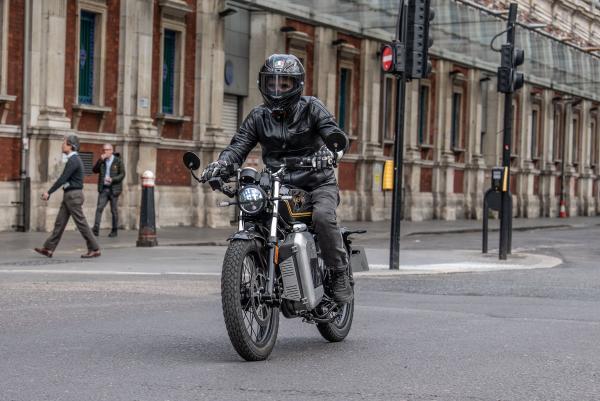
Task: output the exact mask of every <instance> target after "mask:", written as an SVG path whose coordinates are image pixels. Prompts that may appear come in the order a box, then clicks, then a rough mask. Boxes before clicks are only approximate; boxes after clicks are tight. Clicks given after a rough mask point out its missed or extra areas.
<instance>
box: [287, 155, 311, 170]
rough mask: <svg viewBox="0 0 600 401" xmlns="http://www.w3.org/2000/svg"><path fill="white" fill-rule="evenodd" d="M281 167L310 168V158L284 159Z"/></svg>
mask: <svg viewBox="0 0 600 401" xmlns="http://www.w3.org/2000/svg"><path fill="white" fill-rule="evenodd" d="M283 165H284V166H285V167H287V168H312V158H311V157H284V158H283Z"/></svg>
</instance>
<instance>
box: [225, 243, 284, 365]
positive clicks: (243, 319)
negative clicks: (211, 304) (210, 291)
mask: <svg viewBox="0 0 600 401" xmlns="http://www.w3.org/2000/svg"><path fill="white" fill-rule="evenodd" d="M262 251H263V249H262V247H260V246H259V245H258V244H257V243H256V242H255V241H240V240H237V241H231V243H230V244H229V247H228V248H227V252H226V253H225V259H224V261H223V272H222V276H221V302H222V305H223V317H224V318H225V326H226V328H227V334H228V335H229V339H230V340H231V344H233V347H234V348H235V350H236V351H237V353H238V354H239V355H240V356H241V357H242V358H244V359H245V360H247V361H261V360H265V359H267V358H268V357H269V355H270V354H271V351H272V350H273V347H274V346H275V341H276V339H277V331H278V329H279V309H278V308H276V307H273V306H271V305H269V304H267V303H265V302H264V299H263V296H264V292H265V288H266V285H267V267H266V266H264V263H262V259H261V257H260V255H261V252H262Z"/></svg>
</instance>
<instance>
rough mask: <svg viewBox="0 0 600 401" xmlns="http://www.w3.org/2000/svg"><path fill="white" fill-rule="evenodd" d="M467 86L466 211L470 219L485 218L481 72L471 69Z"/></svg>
mask: <svg viewBox="0 0 600 401" xmlns="http://www.w3.org/2000/svg"><path fill="white" fill-rule="evenodd" d="M467 79H468V85H467V115H468V121H467V124H468V126H467V132H468V134H467V135H468V137H469V143H468V144H467V149H466V155H465V156H466V164H465V176H466V177H465V183H466V185H465V210H466V211H467V215H468V217H470V218H474V219H480V218H481V217H482V216H483V195H484V193H485V191H486V190H487V188H486V184H487V183H486V182H485V162H484V160H483V156H482V154H481V131H482V129H481V121H482V105H481V85H480V79H481V72H480V70H476V69H469V74H468V77H467Z"/></svg>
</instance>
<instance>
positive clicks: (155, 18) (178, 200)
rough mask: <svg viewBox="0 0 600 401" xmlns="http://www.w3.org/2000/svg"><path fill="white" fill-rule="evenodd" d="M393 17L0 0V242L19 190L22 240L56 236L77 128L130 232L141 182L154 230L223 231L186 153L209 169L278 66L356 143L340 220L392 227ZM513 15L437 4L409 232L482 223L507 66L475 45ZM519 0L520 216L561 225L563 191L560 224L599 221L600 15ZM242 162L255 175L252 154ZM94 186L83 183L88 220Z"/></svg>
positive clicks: (409, 185)
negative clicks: (388, 180) (114, 183)
mask: <svg viewBox="0 0 600 401" xmlns="http://www.w3.org/2000/svg"><path fill="white" fill-rule="evenodd" d="M397 3H398V2H397V1H392V0H373V1H372V2H371V3H369V2H366V3H365V4H358V3H357V2H350V1H345V0H323V1H319V2H314V1H311V0H299V1H291V0H281V1H272V0H240V1H229V0H228V1H225V0H0V23H1V29H0V32H1V34H0V35H1V36H0V46H1V51H0V57H1V58H0V112H1V113H0V118H1V120H0V230H11V229H14V227H13V226H15V225H19V224H22V220H21V216H22V214H21V207H20V205H19V204H18V202H20V201H21V200H22V196H23V195H22V193H23V191H22V188H24V189H25V190H26V191H24V192H26V193H27V194H30V204H29V207H28V209H29V211H30V224H29V228H31V229H33V230H48V229H50V228H51V226H52V224H53V222H54V218H55V215H56V213H57V212H58V207H59V200H60V197H59V196H55V197H53V198H52V199H51V200H50V202H48V204H46V203H45V202H42V201H40V200H39V194H41V193H42V192H44V191H45V190H47V188H48V187H49V186H50V184H51V182H52V181H54V180H55V179H56V178H57V176H58V175H59V174H60V172H61V171H62V168H63V164H62V159H61V154H60V144H61V141H62V138H63V136H64V135H65V134H68V133H72V132H75V133H77V134H78V135H79V136H80V138H81V140H82V143H83V144H82V149H81V153H82V157H83V158H84V160H85V161H86V163H87V164H89V163H91V162H92V161H93V160H95V159H96V158H98V157H99V154H100V151H101V148H102V144H103V143H105V142H110V143H112V144H114V145H115V146H116V151H117V152H118V153H120V154H121V156H122V157H123V159H124V162H125V165H126V169H127V177H126V182H125V183H124V193H123V195H122V196H121V199H120V202H121V204H120V209H121V224H122V225H123V226H124V227H126V228H134V227H136V226H137V220H138V216H139V210H138V207H139V206H138V205H139V201H140V178H139V177H140V175H141V173H142V172H143V171H145V170H152V171H155V173H156V176H157V188H156V207H157V223H158V224H159V225H162V226H167V225H189V224H193V225H198V226H204V225H206V226H217V225H223V224H227V221H228V219H229V217H230V216H229V213H230V211H228V210H224V209H219V208H217V207H216V206H214V205H215V204H216V200H217V199H218V198H219V194H215V193H213V192H211V191H210V190H209V189H207V188H205V187H204V186H200V185H196V184H195V183H192V181H191V180H190V177H189V174H188V173H187V172H186V171H185V169H184V168H183V165H182V163H181V156H182V154H183V153H184V152H185V151H187V150H193V151H196V152H198V154H199V155H200V156H201V159H202V162H203V163H208V162H209V161H212V160H213V159H214V158H216V156H217V155H218V153H219V152H220V150H222V149H223V147H225V146H226V145H227V143H228V142H229V140H230V138H231V136H232V135H233V133H234V132H235V130H236V129H237V126H238V125H239V123H240V121H241V118H242V117H243V116H244V115H245V114H246V113H247V112H249V111H250V109H251V108H252V107H254V106H255V105H257V104H259V103H261V98H260V94H259V92H258V90H257V85H256V77H257V75H258V69H259V68H260V66H261V64H262V62H263V61H264V59H265V58H266V57H267V56H268V55H269V54H271V53H275V52H290V53H294V54H296V55H297V56H298V57H300V58H301V59H302V60H303V61H304V63H305V64H306V67H307V78H306V83H305V87H306V90H305V93H306V94H310V95H315V96H318V97H319V98H321V99H322V100H323V102H324V103H325V104H326V105H327V107H328V108H329V109H330V110H331V111H332V112H334V114H335V115H336V118H337V119H338V121H339V123H340V125H341V126H342V127H343V128H344V130H345V131H346V132H348V134H349V135H350V137H351V139H352V146H351V149H350V151H349V152H348V154H347V155H346V156H345V157H344V160H343V162H342V163H341V165H340V168H339V171H338V174H339V177H338V178H339V185H340V189H341V190H342V198H343V200H342V205H341V207H340V215H341V217H342V218H343V219H347V220H353V219H358V220H362V219H365V220H381V219H385V218H387V216H388V215H389V209H390V203H391V193H389V192H387V193H386V192H385V191H383V190H382V187H381V178H382V172H383V164H384V162H385V161H386V160H389V159H390V157H391V153H392V144H393V127H394V121H393V113H392V110H393V106H394V105H393V96H392V94H393V93H394V87H395V83H394V80H393V79H392V78H391V77H386V76H384V75H383V74H382V73H381V71H380V67H379V56H378V52H379V50H380V48H381V44H382V43H383V42H386V41H388V40H390V38H391V34H390V28H389V26H393V24H394V20H393V19H394V14H395V13H396V9H395V8H396V7H397ZM507 3H508V2H506V1H493V2H491V1H484V0H481V1H479V2H473V1H467V0H464V1H460V2H456V1H454V0H434V1H433V6H434V7H435V8H436V11H437V17H436V21H435V24H436V25H435V26H434V27H433V34H434V37H435V41H436V42H435V45H434V48H433V51H432V54H433V56H434V71H433V74H432V76H431V77H430V78H429V79H428V80H424V81H421V82H412V83H411V84H410V85H409V88H408V97H407V118H406V133H407V134H406V141H405V146H406V151H405V155H406V158H405V174H406V180H405V188H404V194H405V210H404V214H405V217H406V218H409V219H414V220H420V219H429V218H440V219H457V218H479V217H481V210H482V194H483V192H484V190H485V189H486V187H487V185H488V178H487V177H488V175H489V169H490V167H491V166H494V165H496V164H498V163H499V160H500V156H501V151H500V150H501V149H500V138H501V136H500V135H498V132H500V131H501V129H502V125H501V116H502V107H503V106H502V105H503V103H502V98H501V97H500V96H499V95H498V93H497V92H496V90H495V87H496V85H495V75H494V71H495V68H496V67H497V64H498V60H499V56H498V55H497V54H489V53H486V52H485V50H484V48H487V47H488V46H489V40H490V39H491V37H492V36H494V34H495V33H498V32H500V31H501V30H502V29H503V24H505V22H503V20H502V19H501V16H502V14H503V10H505V9H506V7H507ZM519 3H520V10H521V12H520V16H519V18H520V20H521V21H522V23H523V24H526V25H529V28H525V27H522V30H523V31H526V34H523V35H520V36H519V40H520V41H521V42H522V44H521V43H520V45H521V46H523V47H525V49H526V51H527V52H528V55H531V57H530V58H529V59H528V63H527V64H526V65H525V66H524V67H525V71H526V73H527V76H526V79H527V83H526V85H525V87H524V88H523V89H522V90H521V91H520V92H519V94H518V96H517V97H516V99H515V104H514V107H515V111H516V113H515V116H516V117H515V121H516V127H517V129H516V130H515V134H514V143H515V149H514V152H513V153H514V155H513V174H514V178H513V180H512V183H513V188H512V190H513V194H514V197H515V214H516V215H520V216H525V217H537V216H555V215H557V213H558V199H559V195H560V188H561V183H564V192H565V194H566V199H567V203H568V206H569V212H570V214H572V215H575V214H582V215H594V214H597V213H598V212H600V204H599V203H598V202H597V198H598V181H599V179H600V163H598V159H599V156H600V141H598V129H599V128H598V127H599V126H600V120H599V118H600V117H599V115H600V111H598V104H600V93H599V91H598V89H599V88H600V86H599V85H598V82H597V80H598V79H597V77H598V76H600V63H599V57H598V56H596V55H594V52H595V51H598V50H600V49H599V47H600V10H599V8H598V4H597V3H596V2H592V1H590V0H585V1H583V0H580V1H572V0H559V1H550V0H548V1H546V0H544V1H535V2H534V1H529V0H527V1H525V0H523V1H520V2H519ZM532 24H536V26H535V27H533V25H532ZM544 32H546V33H544ZM25 41H27V43H28V45H27V46H24V43H25ZM25 48H29V49H30V50H29V51H28V52H27V53H24V49H25ZM548 49H550V50H548ZM560 54H564V57H557V56H556V55H560ZM561 63H562V64H561ZM563 64H564V65H563ZM594 77H596V79H594ZM24 105H25V108H24V109H23V106H24ZM23 110H25V113H23ZM22 127H25V129H24V130H23V129H22ZM23 132H24V133H25V135H22V133H23ZM247 163H248V164H251V165H258V164H260V162H259V153H258V152H253V154H252V155H251V156H250V157H249V159H248V161H247ZM563 166H564V168H563ZM21 171H22V172H23V174H21ZM21 177H23V178H24V177H28V178H29V180H30V188H28V187H27V186H24V187H22V185H21V182H22V181H21V180H20V178H21ZM95 182H96V176H93V175H89V176H87V177H86V183H88V184H89V185H87V186H86V188H85V194H86V197H87V202H86V205H85V212H86V213H87V215H88V217H91V216H92V215H93V212H94V209H95V201H96V187H95V185H93V183H95ZM105 217H108V216H105Z"/></svg>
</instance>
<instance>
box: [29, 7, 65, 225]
mask: <svg viewBox="0 0 600 401" xmlns="http://www.w3.org/2000/svg"><path fill="white" fill-rule="evenodd" d="M66 29H67V0H43V1H42V0H33V1H32V5H31V50H30V53H31V57H30V61H31V68H30V76H29V82H30V93H29V111H30V115H29V122H28V123H29V126H30V127H31V137H30V138H31V139H30V141H29V148H30V153H29V155H30V156H29V175H30V177H31V194H32V196H31V229H32V230H40V231H49V230H50V229H51V228H52V226H53V224H54V218H55V216H56V214H57V213H58V209H59V208H60V202H61V199H60V196H54V197H52V198H51V200H50V201H49V202H43V201H41V200H40V199H39V196H38V194H40V193H42V192H44V191H46V190H48V188H49V187H50V185H51V183H52V182H53V181H54V180H56V179H57V178H58V177H59V176H60V174H61V173H62V170H63V168H64V164H63V163H62V152H61V144H62V141H63V137H64V136H65V135H68V134H70V133H72V131H71V123H70V120H69V119H68V118H67V117H66V110H65V107H64V102H65V96H64V95H65V63H66V59H65V37H66Z"/></svg>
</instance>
